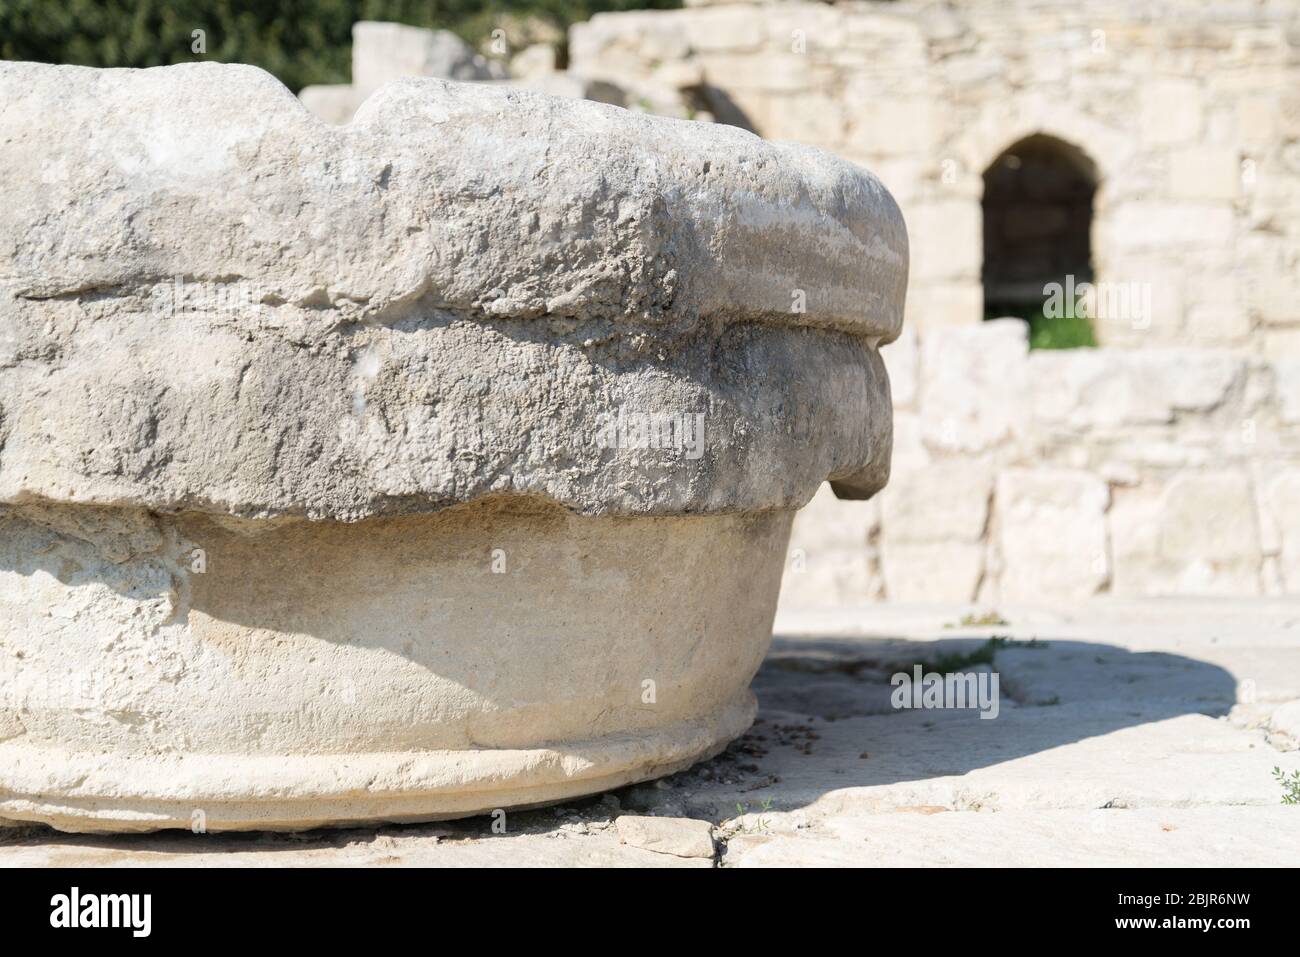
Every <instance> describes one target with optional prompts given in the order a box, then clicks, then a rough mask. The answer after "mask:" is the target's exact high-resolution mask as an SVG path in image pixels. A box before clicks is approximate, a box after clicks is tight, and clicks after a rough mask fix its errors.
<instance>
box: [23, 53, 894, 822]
mask: <svg viewBox="0 0 1300 957" xmlns="http://www.w3.org/2000/svg"><path fill="white" fill-rule="evenodd" d="M0 101H3V102H4V103H6V104H8V106H7V108H6V109H5V111H4V112H3V114H0V186H2V187H3V192H4V195H5V197H6V201H5V203H4V204H3V205H2V206H0V668H3V672H4V680H3V681H0V689H2V690H3V696H2V697H0V818H7V819H12V820H31V821H45V822H48V823H51V824H53V825H54V826H56V827H60V828H64V829H69V830H95V829H101V830H132V829H137V830H148V829H154V828H160V827H190V826H196V827H197V826H200V825H201V826H203V827H205V828H207V829H209V830H223V829H237V828H250V827H270V828H286V827H306V826H317V825H323V824H330V823H347V822H357V821H364V820H400V819H430V818H437V817H446V816H457V815H464V814H471V813H478V812H483V811H487V810H491V809H493V808H505V807H513V806H521V805H532V804H538V803H545V802H549V801H557V800H562V799H564V798H567V797H570V796H573V795H577V794H585V793H592V792H596V791H600V790H602V789H605V788H609V787H614V786H618V785H621V784H624V783H627V782H631V781H636V780H644V779H647V778H650V777H654V776H657V775H660V774H664V773H668V772H670V771H672V770H675V769H678V768H681V767H684V766H687V765H689V764H690V763H692V762H693V761H695V760H697V759H699V758H700V757H701V756H704V755H707V754H710V753H713V752H716V751H717V750H718V749H720V748H721V747H723V746H724V745H725V743H726V742H727V741H729V740H730V739H731V738H732V737H734V736H735V735H737V734H738V733H740V732H741V731H742V730H743V729H744V728H745V727H746V726H747V725H748V723H749V722H750V720H751V719H752V716H753V710H754V699H753V695H752V694H751V692H750V691H749V690H748V683H749V680H750V677H751V676H752V674H753V672H754V670H755V669H756V668H757V666H758V663H759V661H760V660H761V658H762V656H763V653H764V650H765V648H766V645H767V642H768V638H769V635H770V629H771V621H772V614H773V610H774V607H775V604H776V599H777V589H778V585H779V581H780V576H781V570H782V565H783V562H784V560H785V556H786V544H787V539H788V534H789V527H790V522H791V516H792V514H793V510H794V509H796V508H798V507H799V506H801V505H803V504H804V503H805V502H807V501H808V500H809V499H810V498H811V497H812V495H813V494H814V492H815V491H816V489H817V488H818V487H819V486H820V485H821V484H822V483H823V482H824V481H826V480H827V479H830V480H831V481H832V482H833V484H834V486H835V488H836V490H837V491H838V492H839V493H840V494H842V495H845V496H851V497H858V498H865V497H868V496H870V495H871V494H873V493H874V492H875V491H877V490H878V489H879V488H880V487H881V486H882V485H883V484H884V482H885V479H886V476H887V474H888V466H889V449H890V406H889V394H888V384H887V381H886V376H885V372H884V368H883V365H882V363H881V361H880V357H879V354H878V351H877V348H878V346H879V345H880V344H883V343H887V342H889V341H891V340H892V339H894V338H895V337H896V336H897V335H898V332H899V326H900V322H901V316H902V305H903V302H902V300H903V290H904V288H905V285H906V262H907V239H906V233H905V231H904V226H903V222H902V218H901V216H900V214H899V211H898V208H897V206H896V205H895V204H894V203H893V201H892V199H891V198H890V197H889V195H888V193H886V192H885V191H884V189H883V188H882V187H881V186H880V185H879V183H878V182H877V181H876V180H875V179H874V178H873V177H872V176H871V175H870V174H867V173H865V172H863V171H862V170H860V169H858V168H857V167H854V166H851V165H849V164H847V163H845V162H842V161H840V160H837V159H835V158H833V157H831V156H829V155H827V154H825V153H822V152H820V151H817V150H814V149H811V148H805V147H796V146H780V145H774V144H770V143H766V142H764V141H762V140H760V139H758V138H756V137H754V136H752V135H750V134H748V133H745V132H742V131H740V130H736V129H728V128H722V127H714V126H709V125H704V124H695V123H684V122H676V121H668V120H661V119H655V118H651V117H647V116H641V115H635V114H630V113H628V112H626V111H622V110H618V109H615V108H612V107H607V106H604V105H600V104H594V103H587V102H581V101H572V100H561V99H556V98H550V97H546V96H542V95H538V94H531V93H523V92H519V91H510V90H505V89H500V88H496V87H493V86H489V85H460V84H454V83H447V82H444V81H440V80H405V81H399V82H396V83H392V84H389V85H387V86H385V87H384V88H383V89H381V90H379V91H378V92H377V93H375V94H374V95H372V96H371V97H370V98H369V99H368V100H367V101H366V103H365V104H364V106H363V107H362V109H361V110H360V113H359V114H358V116H357V117H356V118H355V120H354V121H353V122H352V123H351V124H350V125H348V126H346V127H330V126H327V125H325V124H323V123H321V122H320V121H319V120H317V119H315V118H314V117H312V116H311V115H309V114H308V112H307V111H306V110H305V109H304V108H303V106H302V105H301V104H300V103H299V102H298V101H297V100H296V99H295V98H294V97H293V96H292V95H291V94H290V93H289V92H288V91H287V90H285V89H284V88H283V87H282V86H280V84H278V83H277V82H276V81H274V80H273V79H272V78H271V77H269V76H268V75H266V74H265V73H262V72H261V71H259V70H256V69H253V68H248V67H240V66H222V65H217V64H198V65H186V66H175V67H165V68H159V69H153V70H141V71H130V70H122V71H117V70H114V71H97V70H90V69H83V68H76V67H52V66H44V65H36V64H13V63H7V64H0ZM796 290H798V291H801V292H802V303H801V304H802V306H803V309H802V311H794V310H792V302H794V301H795V291H796Z"/></svg>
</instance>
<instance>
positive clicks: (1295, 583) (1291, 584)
mask: <svg viewBox="0 0 1300 957" xmlns="http://www.w3.org/2000/svg"><path fill="white" fill-rule="evenodd" d="M1265 504H1266V507H1267V508H1268V509H1269V513H1270V516H1271V518H1272V521H1273V527H1274V528H1275V529H1276V531H1277V536H1278V538H1279V543H1278V544H1279V546H1280V548H1279V550H1278V565H1279V572H1280V575H1281V578H1282V587H1283V589H1284V590H1285V592H1286V593H1287V594H1290V595H1300V469H1288V470H1287V471H1285V472H1283V473H1282V474H1281V475H1279V476H1277V478H1275V479H1274V480H1273V481H1272V482H1271V483H1269V485H1268V488H1267V491H1266V494H1265Z"/></svg>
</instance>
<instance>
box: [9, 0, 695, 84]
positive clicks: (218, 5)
mask: <svg viewBox="0 0 1300 957" xmlns="http://www.w3.org/2000/svg"><path fill="white" fill-rule="evenodd" d="M680 5H681V3H680V0H354V2H346V0H0V59H5V60H37V61H40V62H42V63H75V64H80V65H82V66H99V67H145V66H161V65H163V64H167V63H189V62H193V61H195V60H201V59H207V60H215V61H218V62H223V63H254V64H256V65H257V66H260V67H262V68H263V69H265V70H268V71H269V72H271V73H274V74H275V75H276V76H278V77H279V78H280V80H281V81H283V83H284V84H285V85H286V86H288V87H289V88H290V89H291V90H294V91H295V92H296V91H297V90H299V89H301V88H302V87H304V86H307V85H308V84H311V83H347V82H348V81H349V79H350V78H351V77H350V72H351V70H350V61H351V49H352V24H353V23H354V22H355V21H357V20H390V21H393V22H396V23H406V24H410V25H412V26H418V27H442V28H445V29H449V30H454V31H455V32H456V33H458V34H460V35H461V36H462V37H463V38H465V39H466V40H467V41H469V42H470V43H472V44H475V45H478V44H479V43H480V42H481V41H482V40H483V39H485V38H486V37H488V36H489V35H490V34H491V31H492V28H493V26H494V25H495V24H496V23H497V22H498V19H499V18H500V17H502V16H505V15H510V14H513V15H516V16H535V17H539V18H542V19H546V20H549V21H551V22H552V23H554V24H556V25H558V26H561V27H567V26H568V25H569V24H571V23H574V22H577V21H580V20H586V19H588V18H589V17H590V16H591V15H592V14H593V13H598V12H600V11H603V10H631V9H641V8H668V7H677V6H680ZM195 30H203V31H204V33H205V40H206V45H207V52H206V53H195V52H193V49H192V47H193V44H194V39H193V31H195Z"/></svg>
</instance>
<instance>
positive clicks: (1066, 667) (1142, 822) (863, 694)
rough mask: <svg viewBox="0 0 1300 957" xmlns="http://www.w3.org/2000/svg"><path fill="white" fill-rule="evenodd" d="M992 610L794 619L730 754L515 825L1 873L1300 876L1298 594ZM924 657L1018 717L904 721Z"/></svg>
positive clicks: (118, 858) (11, 859)
mask: <svg viewBox="0 0 1300 957" xmlns="http://www.w3.org/2000/svg"><path fill="white" fill-rule="evenodd" d="M982 612H987V610H981V609H972V608H969V607H955V606H913V607H900V606H875V607H872V608H866V609H862V610H860V611H859V610H854V611H848V612H835V613H801V614H799V615H788V614H786V615H782V616H781V617H780V618H779V619H778V622H777V637H776V638H775V640H774V642H773V647H772V650H771V652H770V653H769V655H768V657H767V659H766V661H765V663H764V666H763V668H762V669H761V670H760V672H759V674H758V676H757V678H756V680H755V684H754V687H755V690H756V691H757V693H758V696H759V701H760V714H759V720H758V723H757V724H756V725H755V726H754V728H753V729H751V731H750V732H748V733H747V734H746V735H745V736H743V737H742V738H741V739H740V740H739V741H737V742H736V743H735V744H733V745H732V746H731V747H730V748H728V749H727V751H726V752H724V753H723V754H721V755H719V756H718V757H717V758H715V759H713V760H711V761H709V762H706V763H704V764H701V765H697V766H696V767H694V768H691V769H689V770H687V771H684V772H681V773H680V774H676V775H673V776H672V777H670V778H667V779H664V780H661V781H658V782H651V783H647V784H642V785H637V786H634V787H630V788H624V789H622V790H620V791H618V792H615V793H614V794H611V795H606V796H603V797H596V798H591V799H586V800H583V801H577V802H569V803H567V804H566V805H564V806H563V807H559V808H544V809H540V810H535V811H529V812H518V813H512V814H510V815H508V816H507V827H506V833H504V834H494V833H492V822H491V820H490V819H487V818H477V819H471V820H467V821H456V822H446V823H440V824H429V825H411V826H388V827H383V828H372V829H362V830H352V831H318V832H311V833H308V834H301V835H285V834H267V835H214V836H209V835H191V834H187V833H172V834H163V835H137V836H123V837H85V836H79V835H65V834H56V833H54V832H49V831H42V830H37V829H14V830H11V831H8V832H4V831H0V865H11V866H12V865H19V866H25V865H65V866H93V865H97V864H117V865H123V864H126V865H139V866H151V865H159V864H176V865H184V866H280V865H287V866H317V865H343V866H448V867H459V866H466V867H472V866H504V865H520V866H633V867H641V866H664V867H690V866H702V867H709V866H724V867H732V866H741V867H756V866H782V865H802V864H827V865H854V866H898V865H916V864H924V865H936V866H974V865H980V864H983V865H999V866H1000V865H1042V866H1051V865H1071V864H1079V865H1125V866H1155V865H1188V866H1195V865H1230V866H1237V865H1288V864H1290V865H1295V864H1300V807H1291V806H1284V805H1283V804H1282V795H1283V790H1282V786H1281V785H1280V784H1279V783H1278V782H1277V781H1276V780H1275V779H1274V776H1273V768H1274V767H1280V768H1283V769H1285V770H1286V771H1287V772H1290V771H1294V770H1300V750H1297V742H1296V736H1295V733H1294V732H1295V729H1296V727H1297V726H1300V721H1297V714H1300V603H1295V602H1273V601H1256V602H1233V601H1222V602H1205V601H1200V600H1196V601H1158V602H1105V601H1099V602H1092V603H1090V604H1088V605H1084V606H1079V607H1077V608H1073V609H1068V610H1066V611H1064V612H1057V613H1047V612H1041V611H1034V610H1021V609H1014V608H1012V609H1003V610H1002V612H1001V613H1000V614H994V615H987V616H986V618H987V622H988V623H986V624H980V625H974V624H970V623H969V622H970V621H972V620H974V618H976V617H979V615H980V614H981V613H982ZM963 618H965V619H966V620H967V622H968V623H967V624H962V620H963ZM917 663H919V664H922V665H923V667H924V668H926V669H929V668H937V669H940V670H970V671H976V672H979V671H985V672H996V673H997V674H998V676H999V681H1000V690H1001V695H1000V703H999V709H998V716H997V717H996V718H995V719H981V718H980V717H979V713H978V711H976V710H965V711H956V710H905V711H900V710H896V709H895V708H893V707H892V705H891V703H890V694H891V692H892V690H893V689H892V688H891V685H890V678H891V676H892V675H893V674H895V673H896V672H898V671H899V670H905V669H909V668H910V667H911V666H912V665H913V664H917ZM627 814H636V815H654V816H659V817H674V818H680V819H687V820H694V821H705V822H708V823H709V824H712V825H714V828H715V829H714V832H713V836H714V838H715V839H716V841H717V845H718V852H717V854H716V855H715V858H714V859H713V860H709V859H706V858H698V857H697V858H690V857H682V856H678V855H675V854H669V853H661V852H657V851H655V850H651V849H647V848H645V847H636V846H631V845H629V844H624V843H620V833H619V828H618V827H616V826H615V821H616V820H617V819H618V818H619V817H620V816H621V815H627ZM674 827H675V828H676V829H677V830H679V831H682V832H683V833H684V832H685V831H686V830H688V829H689V828H690V825H686V824H679V825H674ZM696 827H697V828H698V826H696ZM624 830H626V828H624Z"/></svg>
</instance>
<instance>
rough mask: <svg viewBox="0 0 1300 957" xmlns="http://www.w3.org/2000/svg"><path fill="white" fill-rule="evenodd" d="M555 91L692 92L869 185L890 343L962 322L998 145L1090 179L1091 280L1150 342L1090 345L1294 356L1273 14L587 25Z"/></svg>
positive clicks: (1298, 270)
mask: <svg viewBox="0 0 1300 957" xmlns="http://www.w3.org/2000/svg"><path fill="white" fill-rule="evenodd" d="M797 49H802V50H803V52H796V50H797ZM570 72H573V73H577V74H580V75H582V76H584V77H588V78H594V79H603V80H609V81H613V82H616V83H620V84H622V85H623V86H625V87H629V88H631V89H633V90H635V89H636V88H638V87H642V88H644V89H647V90H652V89H654V88H656V87H661V86H663V85H665V84H671V83H679V84H680V83H685V82H697V83H699V84H700V87H701V89H702V90H703V94H702V98H703V99H704V100H705V101H706V106H707V108H708V109H710V111H711V112H713V113H714V114H715V115H717V116H718V118H719V119H722V120H730V121H733V122H748V124H749V125H750V126H751V127H752V128H753V129H754V130H755V131H756V132H758V133H759V134H760V135H762V136H764V137H766V138H769V139H776V140H795V141H799V142H805V143H811V144H814V145H817V146H822V147H825V148H827V149H830V150H832V151H833V152H835V153H837V154H838V155H840V156H843V157H845V158H847V159H850V160H853V161H855V162H859V163H861V164H863V165H865V166H866V167H867V168H869V169H871V170H872V171H874V172H875V173H876V174H877V175H879V176H880V177H881V179H882V180H883V181H884V183H885V185H886V186H888V187H889V189H890V191H891V192H892V193H893V194H894V196H895V197H896V198H897V200H898V202H899V205H900V206H901V207H902V209H903V213H904V216H905V217H906V219H907V223H908V227H909V232H910V236H911V243H912V245H911V256H912V262H911V270H912V281H911V285H910V288H909V291H908V317H907V322H908V324H909V325H910V326H912V327H913V328H918V329H920V330H922V331H923V332H924V331H925V330H929V329H934V328H936V327H941V326H948V325H964V324H970V323H974V322H978V321H979V320H980V319H981V318H983V309H982V292H981V281H980V270H981V263H982V249H981V247H982V219H981V209H980V199H981V194H982V189H983V179H982V177H983V173H984V171H985V169H987V168H988V167H989V165H990V164H991V163H992V162H993V161H994V160H995V159H996V158H997V157H998V156H999V155H1000V154H1001V153H1002V152H1003V151H1004V150H1005V149H1007V147H1009V146H1011V145H1012V144H1014V143H1015V142H1017V141H1018V140H1020V139H1022V138H1023V137H1026V136H1030V135H1033V134H1046V135H1049V136H1052V137H1055V138H1057V139H1059V140H1061V141H1063V142H1065V143H1067V144H1071V145H1073V146H1075V147H1077V148H1078V149H1079V150H1081V151H1082V153H1083V154H1084V155H1085V156H1086V157H1087V158H1088V159H1089V160H1090V161H1091V163H1092V164H1094V165H1095V168H1096V174H1097V179H1098V191H1097V194H1096V197H1095V215H1094V220H1093V229H1092V250H1093V265H1094V267H1095V270H1096V274H1097V276H1098V278H1100V279H1104V280H1108V281H1112V282H1127V281H1140V282H1145V283H1149V284H1150V286H1151V295H1152V304H1153V308H1152V315H1151V317H1150V321H1149V323H1147V322H1141V323H1134V322H1132V321H1131V318H1130V317H1128V316H1121V317H1118V318H1117V319H1116V320H1114V321H1103V322H1101V323H1100V324H1099V326H1100V327H1099V328H1098V330H1097V332H1098V335H1099V338H1100V340H1101V341H1102V342H1103V344H1107V345H1110V344H1114V345H1125V346H1132V347H1145V346H1157V347H1158V346H1162V345H1168V344H1171V343H1176V344H1179V345H1197V346H1207V347H1233V348H1245V349H1249V350H1251V351H1254V352H1257V353H1259V354H1265V355H1270V356H1273V355H1282V354H1286V355H1300V7H1298V6H1297V5H1296V4H1294V3H1291V2H1266V3H1253V2H1249V3H1248V2H1215V3H1206V2H1199V0H1184V2H1178V3H1159V2H1151V0H1138V2H1134V0H1123V2H1109V0H1100V2H1090V3H1087V4H1079V3H1074V2H1062V0H1016V2H1007V0H962V2H960V3H934V2H922V0H903V2H896V3H881V2H849V3H837V4H834V5H826V4H819V3H777V4H771V5H753V4H746V3H741V4H729V5H718V6H708V7H702V8H687V9H684V10H680V11H669V12H659V11H644V12H636V13H612V14H598V15H596V16H595V17H593V18H592V19H591V20H590V21H589V22H587V23H583V24H578V25H575V26H574V27H573V28H572V30H571V34H570ZM1135 326H1136V327H1137V328H1135Z"/></svg>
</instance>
